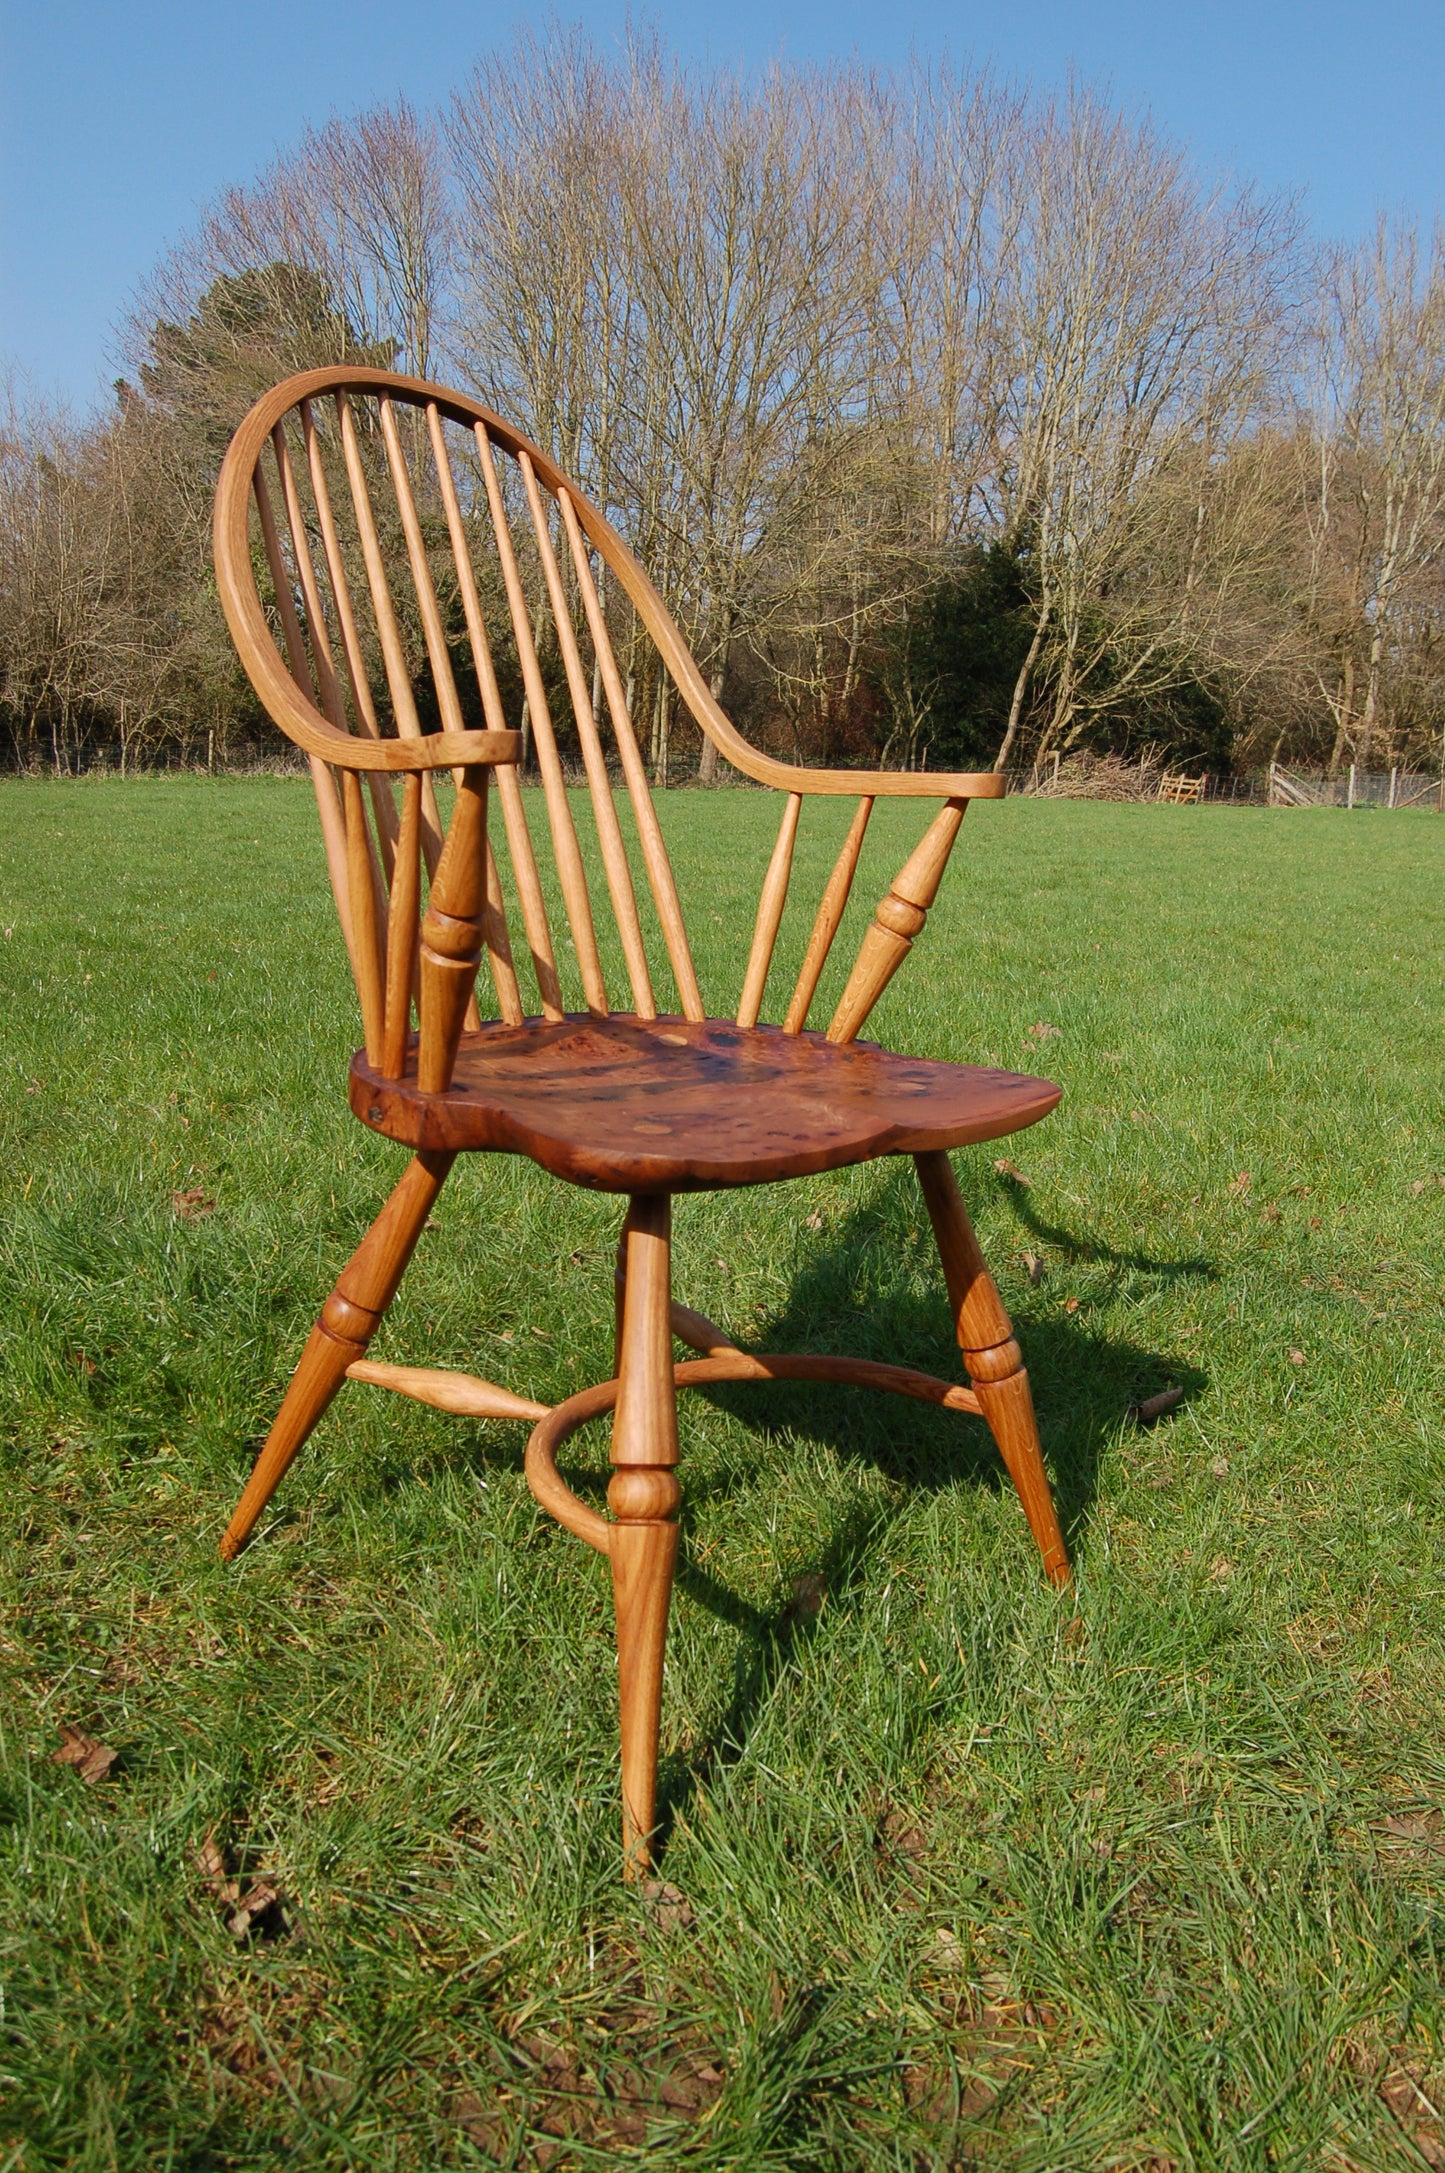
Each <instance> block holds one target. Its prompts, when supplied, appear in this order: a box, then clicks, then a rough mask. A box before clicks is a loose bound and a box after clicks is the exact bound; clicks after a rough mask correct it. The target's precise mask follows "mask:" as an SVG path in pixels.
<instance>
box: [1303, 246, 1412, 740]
mask: <svg viewBox="0 0 1445 2173" xmlns="http://www.w3.org/2000/svg"><path fill="white" fill-rule="evenodd" d="M1316 356H1317V361H1318V368H1317V371H1316V374H1315V376H1314V380H1313V383H1312V385H1311V386H1310V393H1311V395H1312V398H1311V401H1310V409H1311V412H1310V415H1309V428H1308V430H1307V432H1305V433H1303V434H1302V438H1301V444H1302V449H1303V451H1304V452H1305V456H1306V457H1305V459H1304V461H1303V462H1302V464H1301V465H1302V482H1303V491H1302V498H1303V506H1304V518H1305V522H1306V526H1307V530H1308V535H1309V542H1310V553H1309V603H1310V615H1311V619H1312V622H1313V624H1314V625H1315V627H1316V629H1317V631H1318V633H1319V635H1320V637H1321V650H1322V653H1321V656H1320V660H1319V666H1318V681H1319V687H1320V692H1321V694H1322V696H1323V698H1324V699H1325V700H1326V701H1327V703H1328V704H1329V707H1330V710H1331V713H1332V716H1333V719H1334V724H1335V736H1334V745H1333V748H1332V750H1331V761H1330V766H1331V768H1332V769H1338V767H1339V765H1340V762H1341V761H1342V759H1343V757H1344V754H1345V753H1346V751H1350V752H1352V753H1353V756H1354V759H1355V760H1357V761H1358V762H1359V763H1361V764H1362V765H1364V766H1365V767H1366V768H1368V766H1369V763H1370V759H1371V754H1372V751H1373V747H1374V742H1375V738H1376V735H1377V733H1378V732H1379V731H1380V730H1381V729H1382V728H1385V729H1386V730H1387V733H1388V729H1389V728H1388V726H1387V725H1386V721H1385V719H1384V717H1383V714H1382V704H1383V699H1384V694H1385V689H1386V686H1387V684H1388V682H1389V680H1390V678H1391V677H1392V676H1395V677H1398V678H1400V680H1401V682H1402V686H1403V685H1404V684H1405V683H1408V682H1409V680H1410V679H1411V677H1412V672H1411V667H1410V662H1409V659H1410V656H1411V653H1412V651H1417V650H1418V649H1419V646H1420V635H1421V634H1422V633H1424V631H1425V630H1424V627H1423V626H1422V625H1421V624H1420V622H1421V619H1422V615H1423V617H1424V618H1425V619H1428V620H1432V621H1433V614H1432V613H1429V612H1428V611H1425V610H1424V606H1425V601H1426V596H1427V594H1428V593H1429V592H1431V591H1433V590H1435V589H1437V588H1438V584H1439V575H1440V570H1441V564H1442V557H1441V554H1442V545H1445V533H1442V527H1445V234H1442V232H1441V231H1440V229H1439V228H1438V227H1437V228H1436V230H1435V232H1434V233H1433V234H1432V235H1431V237H1430V239H1429V241H1428V242H1425V241H1423V240H1422V238H1421V236H1420V234H1419V233H1418V231H1417V230H1416V229H1415V228H1414V227H1413V226H1410V225H1408V224H1404V225H1395V226H1391V225H1390V224H1389V222H1387V221H1385V220H1381V221H1380V222H1379V223H1378V224H1377V226H1376V229H1375V232H1374V234H1373V236H1372V237H1371V239H1370V240H1369V241H1368V242H1366V243H1365V244H1363V245H1362V246H1361V247H1359V248H1357V249H1354V250H1340V251H1337V252H1336V253H1335V254H1334V255H1333V257H1332V259H1331V261H1330V263H1329V266H1328V274H1327V278H1326V281H1325V284H1324V295H1323V309H1322V313H1321V322H1320V326H1319V330H1318V336H1317V345H1316ZM1412 621H1413V622H1415V625H1414V631H1415V632H1416V637H1417V638H1416V640H1415V641H1414V642H1412V641H1411V640H1410V639H1409V634H1410V632H1411V630H1412ZM1431 631H1432V632H1433V626H1432V628H1431ZM1426 638H1427V639H1428V636H1427V637H1426Z"/></svg>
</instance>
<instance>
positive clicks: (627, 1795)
mask: <svg viewBox="0 0 1445 2173" xmlns="http://www.w3.org/2000/svg"><path fill="white" fill-rule="evenodd" d="M671 1231H672V1202H671V1201H670V1200H669V1199H668V1198H667V1197H666V1195H644V1196H639V1197H636V1198H634V1199H633V1200H632V1201H631V1203H630V1204H629V1207H628V1211H627V1222H626V1224H625V1226H624V1229H623V1233H622V1242H623V1247H624V1249H625V1254H626V1270H625V1276H624V1280H623V1290H622V1325H621V1332H620V1335H619V1337H618V1343H619V1350H618V1365H617V1376H618V1390H617V1409H616V1414H615V1416H614V1418H613V1422H612V1462H613V1464H614V1466H615V1467H616V1468H615V1469H614V1471H613V1474H612V1480H611V1484H610V1485H609V1486H608V1489H607V1501H608V1506H609V1507H610V1508H611V1510H612V1513H613V1515H614V1517H615V1518H616V1520H617V1521H616V1523H615V1524H613V1525H612V1527H611V1531H610V1550H609V1551H610V1554H611V1559H612V1596H613V1601H614V1604H615V1607H616V1610H617V1679H618V1690H619V1696H620V1701H621V1723H622V1868H623V1876H624V1877H625V1878H628V1879H636V1878H640V1877H641V1875H642V1874H643V1872H645V1871H646V1870H647V1868H648V1866H649V1865H650V1863H651V1861H652V1851H651V1837H652V1831H653V1827H654V1825H655V1823H656V1815H657V1742H658V1734H659V1730H660V1726H661V1720H662V1655H663V1647H664V1645H665V1644H666V1642H667V1610H668V1604H669V1602H670V1600H671V1597H672V1573H673V1567H674V1564H675V1562H676V1559H677V1524H676V1522H675V1521H674V1520H675V1518H676V1515H677V1510H678V1505H679V1503H680V1501H681V1499H682V1490H681V1488H680V1487H679V1485H678V1483H677V1477H676V1474H675V1470H674V1466H675V1465H676V1463H677V1390H676V1384H675V1382H674V1380H673V1373H672V1326H671V1303H672V1277H671V1260H670V1250H671Z"/></svg>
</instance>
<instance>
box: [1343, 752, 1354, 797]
mask: <svg viewBox="0 0 1445 2173" xmlns="http://www.w3.org/2000/svg"><path fill="white" fill-rule="evenodd" d="M1354 804H1355V765H1354V763H1353V762H1352V763H1351V764H1350V790H1349V796H1348V798H1347V799H1346V801H1345V805H1346V807H1353V806H1354Z"/></svg>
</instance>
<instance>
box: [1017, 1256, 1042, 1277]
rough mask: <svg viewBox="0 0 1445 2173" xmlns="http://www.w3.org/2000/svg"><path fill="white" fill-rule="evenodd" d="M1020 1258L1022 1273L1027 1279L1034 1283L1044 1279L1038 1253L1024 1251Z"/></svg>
mask: <svg viewBox="0 0 1445 2173" xmlns="http://www.w3.org/2000/svg"><path fill="white" fill-rule="evenodd" d="M1022 1258H1023V1264H1024V1273H1025V1275H1027V1277H1028V1279H1029V1281H1030V1282H1031V1283H1033V1284H1035V1285H1037V1284H1039V1283H1041V1282H1042V1281H1043V1279H1044V1263H1043V1261H1042V1260H1041V1259H1040V1258H1039V1256H1038V1254H1037V1253H1036V1252H1026V1253H1024V1254H1023V1255H1022Z"/></svg>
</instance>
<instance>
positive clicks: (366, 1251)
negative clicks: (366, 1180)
mask: <svg viewBox="0 0 1445 2173" xmlns="http://www.w3.org/2000/svg"><path fill="white" fill-rule="evenodd" d="M455 1160H456V1157H455V1155H451V1154H427V1153H423V1154H418V1155H416V1156H415V1157H414V1158H413V1160H412V1162H411V1163H410V1165H409V1166H408V1168H407V1171H406V1174H405V1175H404V1176H403V1178H402V1180H401V1182H400V1184H398V1185H397V1186H396V1188H395V1190H394V1191H393V1192H392V1195H391V1197H390V1199H389V1200H388V1201H387V1203H386V1205H385V1207H383V1209H382V1210H381V1213H380V1214H379V1215H378V1216H377V1218H376V1220H375V1222H374V1223H373V1224H372V1226H371V1228H370V1229H369V1230H368V1231H367V1233H366V1236H365V1237H364V1238H363V1239H362V1241H361V1243H360V1245H358V1247H357V1249H356V1251H355V1252H354V1253H353V1254H352V1256H351V1258H350V1260H349V1261H348V1262H347V1264H346V1266H345V1267H344V1268H343V1269H342V1271H341V1274H340V1277H339V1278H338V1280H337V1284H336V1288H335V1289H334V1290H333V1291H332V1293H331V1296H330V1297H329V1298H328V1299H327V1301H326V1303H325V1305H323V1306H322V1308H321V1316H320V1318H319V1320H318V1321H317V1323H316V1326H315V1327H314V1328H313V1329H312V1331H311V1335H310V1338H309V1340H308V1341H307V1344H306V1348H305V1350H304V1351H303V1352H302V1353H301V1357H300V1361H299V1363H298V1364H297V1367H296V1371H295V1372H294V1373H293V1374H292V1376H291V1385H290V1387H289V1388H288V1389H287V1391H286V1395H285V1398H284V1400H283V1402H282V1405H281V1408H280V1410H279V1411H278V1412H277V1414H276V1419H275V1423H274V1425H273V1426H272V1428H271V1431H270V1433H269V1434H268V1435H267V1436H266V1440H265V1444H264V1446H263V1447H262V1450H261V1453H260V1455H259V1456H258V1457H257V1459H256V1463H255V1468H254V1469H253V1471H252V1473H251V1476H250V1478H249V1479H248V1480H247V1482H246V1490H245V1492H244V1493H243V1494H242V1496H241V1499H240V1501H239V1502H238V1503H237V1505H236V1513H235V1515H234V1516H233V1517H232V1519H231V1521H230V1523H229V1524H228V1525H227V1527H226V1531H225V1536H224V1537H223V1539H222V1541H221V1559H222V1561H223V1562H229V1561H231V1560H232V1559H233V1558H234V1557H235V1556H236V1555H238V1554H239V1553H240V1551H241V1549H242V1547H244V1546H245V1544H246V1541H247V1540H248V1539H249V1538H250V1536H251V1534H252V1532H253V1531H254V1530H255V1528H256V1525H257V1523H258V1522H259V1520H260V1517H261V1515H262V1512H263V1511H264V1509H265V1507H266V1504H267V1502H268V1501H269V1500H270V1499H271V1496H272V1495H273V1494H274V1493H275V1491H276V1489H277V1487H278V1486H279V1485H280V1483H281V1481H282V1479H283V1478H284V1477H285V1475H286V1472H287V1470H288V1469H289V1467H290V1464H291V1461H292V1459H293V1458H294V1457H295V1455H296V1453H297V1451H298V1450H299V1449H300V1448H301V1447H302V1446H303V1444H304V1443H305V1441H306V1439H307V1437H308V1436H309V1435H310V1434H311V1433H312V1432H313V1431H314V1429H315V1427H316V1425H317V1422H318V1421H319V1420H320V1418H321V1415H322V1413H323V1412H324V1411H325V1409H326V1407H327V1405H328V1404H329V1403H330V1401H331V1399H332V1397H333V1396H334V1395H335V1394H336V1392H337V1390H338V1389H339V1388H340V1386H341V1384H342V1382H343V1381H344V1380H345V1379H346V1369H347V1367H348V1366H349V1365H352V1364H354V1362H355V1361H356V1360H357V1359H358V1358H362V1357H364V1356H365V1354H366V1346H367V1344H368V1343H369V1342H370V1341H371V1339H372V1337H373V1336H374V1335H375V1333H376V1331H377V1329H378V1328H379V1327H380V1326H381V1323H382V1317H383V1315H384V1314H385V1312H386V1309H387V1307H388V1306H389V1305H390V1304H391V1301H392V1299H393V1298H394V1297H395V1296H396V1293H397V1290H398V1289H399V1287H400V1285H401V1279H402V1276H403V1275H404V1274H405V1273H406V1269H407V1263H408V1262H409V1261H410V1259H411V1256H412V1253H413V1252H414V1251H415V1249H416V1241H417V1239H418V1238H419V1237H420V1236H421V1233H422V1230H423V1228H424V1226H425V1223H426V1219H427V1216H428V1215H429V1214H430V1213H431V1211H432V1208H433V1207H434V1206H435V1205H436V1199H437V1194H438V1193H439V1192H440V1191H441V1188H442V1186H443V1184H444V1183H445V1182H446V1175H447V1171H448V1170H449V1169H450V1168H451V1166H452V1163H453V1162H454V1161H455Z"/></svg>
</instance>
